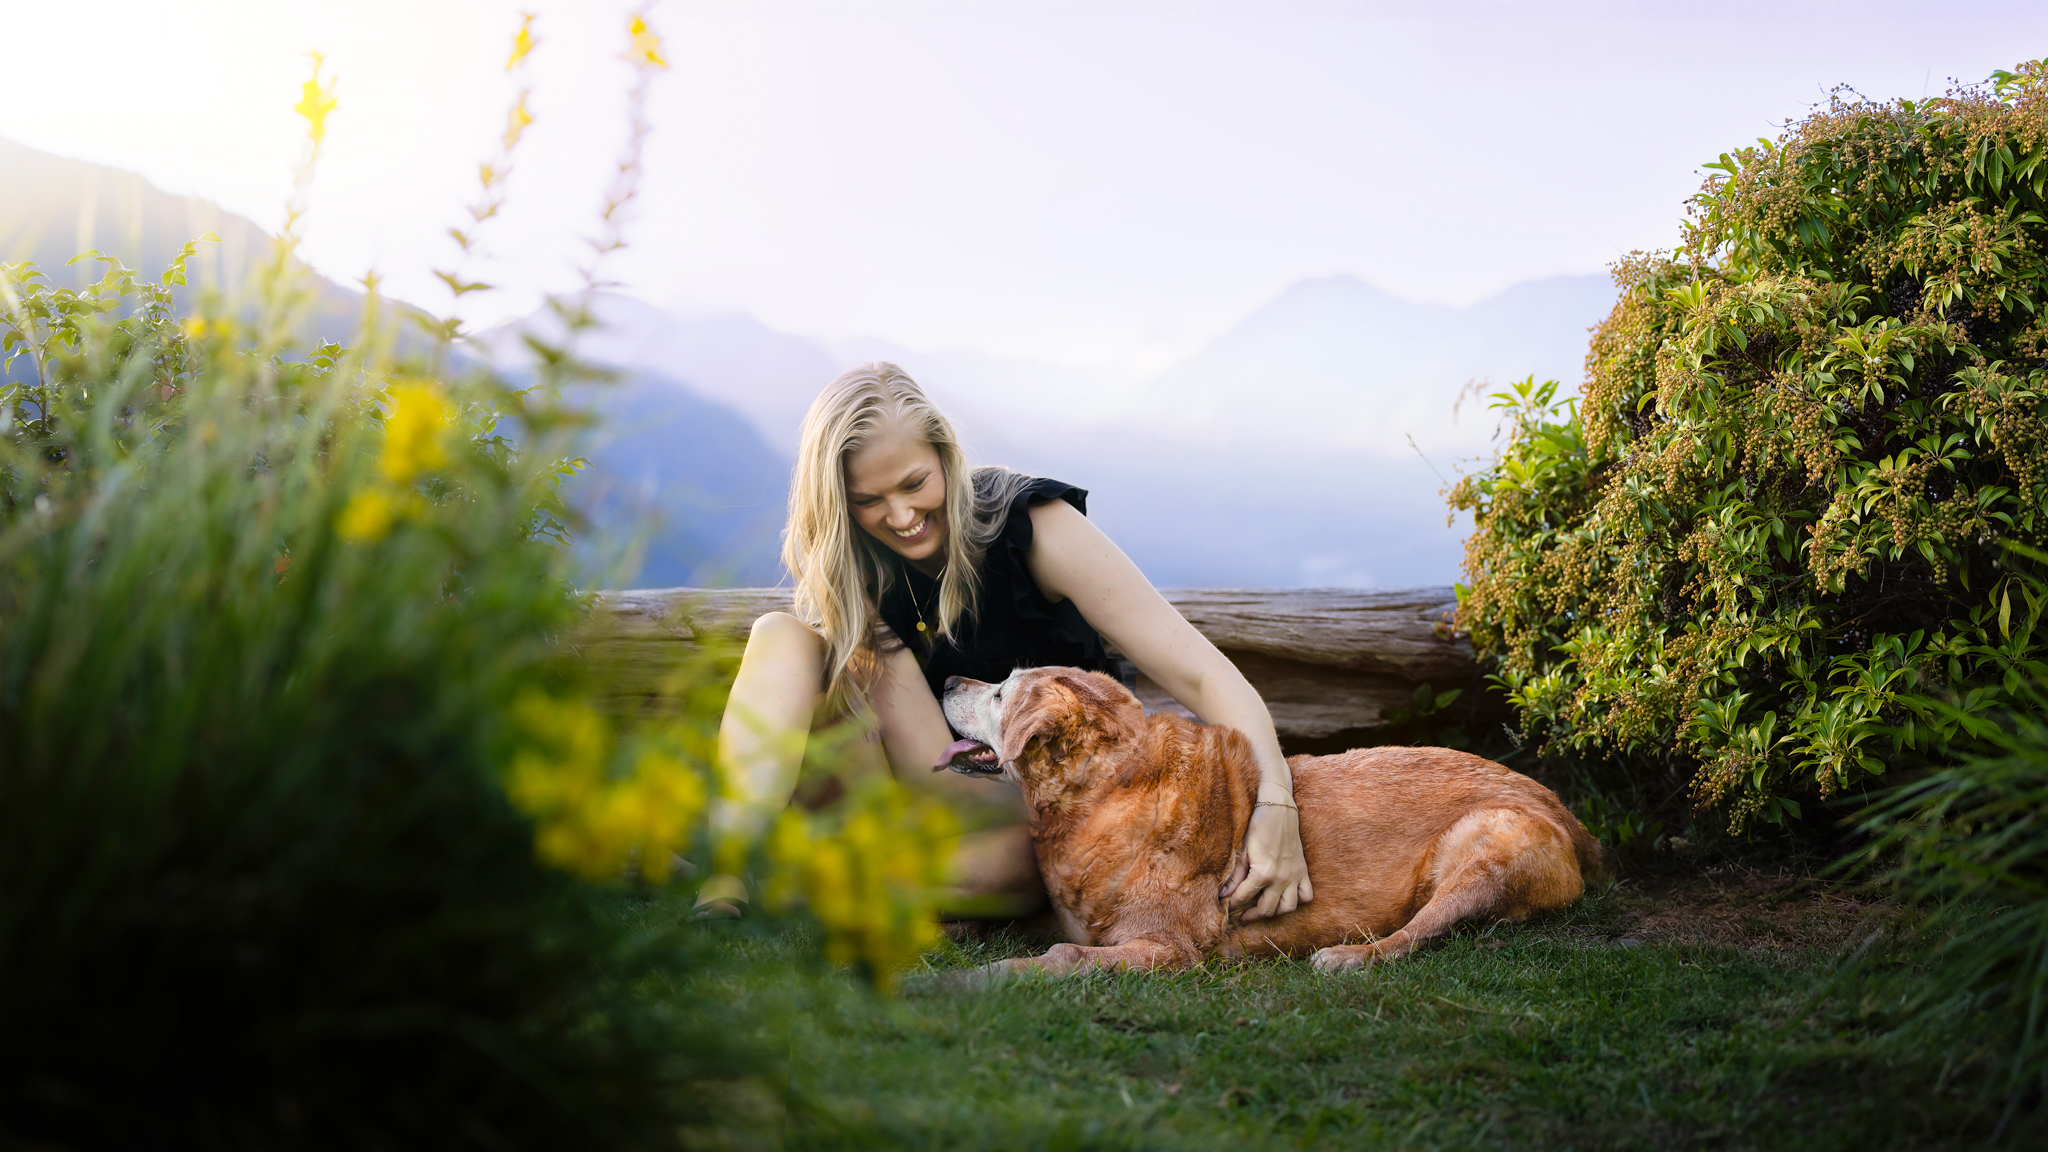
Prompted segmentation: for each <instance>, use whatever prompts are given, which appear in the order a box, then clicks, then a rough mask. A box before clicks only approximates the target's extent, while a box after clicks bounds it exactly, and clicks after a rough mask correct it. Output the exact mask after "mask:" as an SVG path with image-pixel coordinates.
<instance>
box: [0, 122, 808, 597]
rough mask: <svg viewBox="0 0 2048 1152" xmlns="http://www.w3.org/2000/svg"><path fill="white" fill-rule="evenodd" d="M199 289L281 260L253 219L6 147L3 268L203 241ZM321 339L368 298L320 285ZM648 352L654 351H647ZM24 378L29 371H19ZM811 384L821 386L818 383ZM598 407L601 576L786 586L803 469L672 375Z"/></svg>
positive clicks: (64, 271) (590, 478) (55, 266)
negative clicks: (789, 527)
mask: <svg viewBox="0 0 2048 1152" xmlns="http://www.w3.org/2000/svg"><path fill="white" fill-rule="evenodd" d="M206 232H212V233H214V234H216V235H218V236H219V237H220V241H219V243H207V244H201V245H199V247H198V250H197V251H196V252H195V254H194V257H193V260H192V262H191V264H190V266H189V271H190V273H191V286H190V287H189V288H185V289H180V290H178V291H177V292H176V293H175V295H176V297H177V299H178V302H179V305H180V306H181V307H189V306H190V305H191V304H192V301H193V298H194V295H195V294H196V293H199V292H204V291H208V290H216V291H219V292H222V293H224V294H227V295H228V296H230V297H232V296H233V295H234V294H235V293H236V292H237V291H238V290H239V289H240V288H241V287H242V285H243V282H244V279H245V277H246V276H247V273H248V271H249V269H250V268H251V267H252V266H253V265H254V264H255V263H256V262H257V261H259V260H262V259H265V258H266V257H268V256H269V254H270V253H271V251H272V247H271V246H272V243H273V241H272V238H271V237H270V235H269V234H267V233H266V232H264V230H263V229H262V228H260V227H258V226H257V225H256V224H255V223H254V222H253V221H251V220H249V219H247V218H246V217H243V216H238V215H236V214H234V213H232V212H226V211H223V210H221V208H220V207H218V206H217V205H214V204H211V203H209V202H207V201H205V200H201V199H198V198H196V197H191V196H175V195H172V194H170V193H167V192H164V191H162V190H161V189H158V188H156V187H155V186H153V185H151V184H150V183H149V182H148V181H147V180H144V179H143V178H142V177H140V176H137V175H135V174H134V173H131V172H123V171H120V170H118V169H113V168H108V167H105V166H103V165H99V164H91V163H87V162H85V161H81V160H71V159H67V158H64V157H61V156H53V155H51V154H49V153H46V152H40V151H37V150H36V149H33V148H28V147H24V146H23V145H20V144H16V143H13V142H11V141H7V140H0V260H5V261H8V262H14V261H20V260H32V261H34V262H35V263H36V264H37V266H38V268H39V270H40V271H42V272H43V274H44V276H45V277H46V278H47V279H48V280H49V282H51V283H53V284H58V285H63V286H71V285H74V284H82V283H84V282H85V279H86V278H87V277H96V276H97V275H98V274H99V272H100V271H101V270H102V268H101V266H99V265H97V264H94V265H91V266H89V267H71V268H67V267H66V266H65V262H66V261H68V260H69V259H70V258H71V257H73V256H75V255H77V254H78V253H80V252H83V251H85V250H87V249H92V248H97V249H99V250H101V251H103V252H105V253H107V254H109V255H112V256H115V257H117V258H119V259H120V260H122V261H123V262H124V263H126V264H128V265H129V266H130V267H133V268H136V269H138V270H139V271H141V272H143V273H145V274H146V275H149V276H152V277H154V276H156V275H159V274H161V272H162V271H163V269H164V267H165V266H167V265H168V264H169V263H170V261H171V260H172V259H173V258H175V257H176V256H177V254H178V251H179V249H180V248H182V247H183V246H184V244H185V242H186V241H188V240H191V239H193V238H195V237H197V236H199V235H201V234H203V233H206ZM314 285H315V289H316V292H317V307H316V310H315V313H314V315H313V317H312V320H311V325H310V328H311V330H310V331H309V332H307V333H306V335H307V336H308V337H309V338H311V339H320V340H334V341H336V342H339V343H342V344H348V343H351V342H353V341H354V339H355V338H356V334H357V330H358V324H359V322H360V319H361V314H362V303H363V295H362V293H360V292H357V291H355V290H353V289H350V288H346V287H343V286H341V285H339V284H336V283H334V282H333V281H332V280H328V279H326V278H324V277H318V276H316V277H314ZM643 354H644V353H643ZM16 370H17V374H19V373H20V372H22V371H26V370H28V369H27V368H26V365H24V364H17V365H16ZM807 378H808V377H807ZM581 399H583V400H584V401H585V402H587V403H589V404H590V405H591V406H592V407H594V408H596V409H597V410H599V411H600V412H601V413H603V414H605V415H606V416H607V417H608V418H609V419H608V421H607V424H606V426H605V428H604V429H603V430H602V431H601V432H600V433H599V434H597V435H596V436H595V437H594V438H593V439H592V442H591V443H590V444H589V445H588V447H587V448H586V449H585V451H584V454H585V456H586V457H587V458H588V459H589V460H590V461H591V463H592V467H591V469H590V470H589V471H588V472H586V473H585V474H584V475H582V476H579V477H577V478H575V479H573V480H572V481H570V483H569V486H568V493H569V495H570V498H571V499H572V500H573V501H574V502H575V503H577V504H578V505H579V506H580V507H581V508H582V509H583V510H584V511H585V513H586V514H587V515H588V516H589V517H590V520H591V522H592V524H593V525H594V526H595V527H596V528H598V529H599V530H600V532H599V535H600V536H601V537H603V539H604V541H606V542H607V543H600V542H595V541H593V542H585V543H584V544H583V545H582V551H583V554H584V556H585V559H586V561H587V562H588V563H589V564H590V565H591V566H592V567H593V570H595V569H596V568H597V567H598V566H599V565H601V564H602V562H603V561H604V560H605V559H606V558H607V557H606V556H603V555H600V553H601V552H602V551H603V550H604V549H605V548H606V547H622V546H624V545H627V544H636V545H637V546H636V547H635V548H634V549H633V551H634V552H635V553H637V555H638V557H639V558H638V560H637V562H636V563H635V564H633V565H632V567H630V568H628V569H623V570H621V572H620V576H621V578H622V580H623V581H624V582H627V583H636V582H644V583H650V584H657V585H681V584H713V583H728V584H731V583H737V584H772V583H775V582H777V581H778V580H779V579H780V578H781V564H780V562H779V561H778V560H777V558H776V557H777V552H778V548H777V543H778V542H777V534H778V532H779V530H780V528H781V524H782V515H783V508H784V505H785V504H786V503H787V485H788V473H789V462H788V459H787V457H786V456H784V455H780V454H778V453H776V452H775V451H774V450H773V449H771V448H769V447H768V445H767V444H766V443H764V442H763V441H762V439H761V437H760V436H759V435H758V434H757V433H756V432H755V431H754V427H753V424H752V422H751V417H750V416H749V415H743V414H742V413H740V412H736V411H734V410H732V409H731V408H729V407H727V406H725V405H723V404H720V403H719V402H717V401H716V400H714V399H710V398H709V397H707V396H705V395H702V394H700V393H699V392H697V391H694V390H692V389H690V388H689V387H688V386H686V385H684V384H682V383H680V382H678V381H676V380H673V379H670V378H667V377H665V376H663V375H662V374H661V373H659V372H652V371H642V372H636V373H633V374H631V375H630V376H629V377H628V378H627V379H625V380H623V381H621V382H619V383H617V384H614V385H606V386H602V387H597V388H592V389H589V390H588V391H587V392H586V393H585V394H584V395H583V396H582V397H581Z"/></svg>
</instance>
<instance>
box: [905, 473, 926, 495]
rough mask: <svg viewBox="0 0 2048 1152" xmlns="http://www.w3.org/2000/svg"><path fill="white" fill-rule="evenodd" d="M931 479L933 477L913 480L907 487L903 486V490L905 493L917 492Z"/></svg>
mask: <svg viewBox="0 0 2048 1152" xmlns="http://www.w3.org/2000/svg"><path fill="white" fill-rule="evenodd" d="M929 479H931V477H929V476H919V477H918V478H917V479H915V480H912V481H911V482H910V483H908V484H905V485H904V486H903V490H904V491H905V492H915V491H917V490H918V489H919V488H922V487H924V482H925V481H927V480H929Z"/></svg>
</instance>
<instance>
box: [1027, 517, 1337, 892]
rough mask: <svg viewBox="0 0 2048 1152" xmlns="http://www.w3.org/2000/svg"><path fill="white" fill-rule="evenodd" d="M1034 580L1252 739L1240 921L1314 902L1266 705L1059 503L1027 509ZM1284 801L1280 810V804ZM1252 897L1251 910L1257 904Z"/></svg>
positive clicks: (1177, 691)
mask: <svg viewBox="0 0 2048 1152" xmlns="http://www.w3.org/2000/svg"><path fill="white" fill-rule="evenodd" d="M1031 539H1032V543H1031V556H1030V567H1031V577H1032V579H1033V580H1035V581H1036V582H1037V584H1038V588H1039V590H1040V591H1041V592H1043V593H1045V595H1046V596H1047V597H1048V598H1050V599H1054V600H1059V599H1067V600H1072V601H1073V602H1074V606H1075V607H1076V608H1079V609H1080V610H1081V615H1082V616H1083V617H1084V618H1086V619H1087V621H1088V623H1089V624H1091V625H1093V626H1094V628H1095V630H1096V631H1098V632H1100V633H1102V634H1103V636H1105V637H1107V638H1108V639H1109V641H1110V643H1112V644H1114V645H1116V647H1117V650H1118V651H1120V652H1122V653H1123V654H1124V656H1125V657H1126V658H1128V659H1129V660H1130V662H1131V663H1132V664H1135V665H1137V667H1138V670H1139V671H1140V672H1143V673H1144V674H1145V675H1146V676H1147V677H1149V678H1150V679H1151V680H1152V682H1153V683H1155V684H1157V685H1159V686H1160V687H1161V688H1164V689H1165V690H1166V692H1167V694H1168V695H1170V696H1172V697H1173V698H1174V699H1175V700H1178V701H1180V702H1181V703H1182V704H1183V705H1185V706H1186V707H1187V709H1188V710H1189V711H1191V712H1193V713H1194V714H1195V715H1197V716H1199V717H1201V718H1202V720H1203V721H1204V722H1205V723H1209V724H1217V725H1221V726H1223V727H1227V728H1235V729H1237V730H1238V731H1239V732H1242V733H1244V735H1245V738H1246V739H1248V740H1250V741H1251V745H1252V753H1253V755H1254V757H1256V759H1257V760H1258V765H1259V799H1260V800H1261V801H1265V802H1267V803H1265V804H1262V805H1261V806H1260V807H1257V808H1254V809H1253V810H1252V822H1251V828H1250V829H1249V830H1248V831H1247V832H1246V834H1245V855H1246V858H1247V862H1248V865H1249V867H1248V869H1247V872H1246V874H1245V876H1244V878H1243V880H1242V881H1241V882H1240V883H1238V884H1237V886H1236V888H1235V889H1234V890H1233V891H1232V892H1231V893H1230V903H1231V906H1232V907H1238V908H1242V907H1244V906H1245V905H1247V904H1252V905H1253V906H1252V907H1250V908H1247V909H1246V910H1245V913H1244V919H1246V920H1256V919H1260V918H1262V917H1265V916H1276V915H1279V914H1281V913H1284V912H1292V911H1294V909H1295V907H1296V906H1297V905H1299V904H1305V903H1307V902H1308V901H1309V900H1310V899H1311V898H1313V896H1314V889H1313V888H1312V887H1311V886H1310V884H1309V877H1308V864H1307V861H1306V860H1304V859H1303V857H1302V851H1301V825H1300V823H1299V819H1298V813H1297V812H1296V810H1295V809H1294V807H1293V805H1294V780H1293V777H1292V775H1291V774H1290V773H1289V772H1288V770H1287V758H1286V757H1285V756H1283V755H1282V754H1281V752H1280V738H1279V736H1278V735H1276V734H1275V733H1274V731H1273V717H1272V714H1271V713H1269V712H1267V711H1266V704H1265V701H1263V700H1261V699H1259V694H1258V692H1257V691H1255V690H1254V689H1253V688H1252V686H1251V684H1250V683H1248V682H1247V681H1246V680H1245V678H1244V674H1243V673H1242V672H1239V671H1238V670H1237V666H1236V665H1234V664H1232V663H1231V662H1230V661H1229V660H1227V659H1225V658H1224V655H1223V653H1221V652H1218V651H1217V650H1216V646H1215V645H1214V644H1211V643H1209V640H1208V638H1207V637H1205V636H1203V635H1202V634H1201V633H1200V632H1197V631H1195V629H1194V626H1193V625H1192V624H1189V623H1188V622H1187V619H1186V618H1185V617H1183V616H1182V615H1181V614H1180V613H1179V612H1178V611H1177V610H1175V608H1174V606H1173V605H1171V604H1168V603H1167V602H1166V598H1165V597H1163V596H1161V595H1160V594H1159V593H1158V591H1157V590H1156V589H1154V588H1153V587H1152V585H1151V583H1150V582H1149V581H1147V580H1146V579H1145V575H1144V573H1142V572H1140V571H1138V566H1137V565H1136V564H1133V563H1131V560H1130V557H1128V556H1125V555H1124V554H1123V551H1122V550H1121V549H1119V548H1118V547H1117V546H1116V545H1115V544H1114V543H1112V542H1111V541H1110V539H1109V537H1107V536H1105V535H1103V533H1102V530H1101V529H1099V528H1097V527H1096V526H1095V525H1094V523H1093V522H1091V521H1090V520H1089V519H1088V518H1087V517H1086V516H1083V515H1081V513H1080V512H1078V511H1076V510H1075V509H1074V507H1073V506H1072V505H1070V504H1068V503H1067V502H1066V501H1064V500H1052V501H1048V502H1047V503H1044V504H1040V505H1038V506H1037V507H1035V508H1033V509H1031ZM1282 805H1285V807H1282ZM1254 901H1256V904H1253V902H1254Z"/></svg>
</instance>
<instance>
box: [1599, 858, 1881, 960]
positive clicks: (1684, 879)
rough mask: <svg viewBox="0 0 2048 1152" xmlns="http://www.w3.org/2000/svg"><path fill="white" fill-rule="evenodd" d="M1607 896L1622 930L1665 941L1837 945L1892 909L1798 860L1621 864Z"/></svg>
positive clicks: (1859, 935) (1871, 927) (1865, 931)
mask: <svg viewBox="0 0 2048 1152" xmlns="http://www.w3.org/2000/svg"><path fill="white" fill-rule="evenodd" d="M1612 898H1613V899H1614V900H1615V901H1616V903H1617V905H1618V906H1619V909H1620V925H1619V926H1620V930H1621V931H1622V932H1623V933H1624V934H1625V935H1627V936H1631V937H1635V938H1637V939H1640V940H1642V941H1645V942H1656V943H1668V944H1713V945H1733V946H1736V947H1742V948H1769V949H1806V948H1820V949H1836V948H1841V947H1844V946H1848V945H1851V944H1853V943H1855V942H1858V941H1860V940H1862V939H1864V938H1865V937H1867V936H1868V935H1869V934H1870V933H1872V932H1874V931H1879V930H1882V929H1884V928H1886V927H1887V926H1888V925H1889V924H1890V923H1891V921H1892V919H1893V918H1894V917H1895V916H1896V915H1897V914H1898V908H1897V906H1896V905H1895V904H1893V903H1892V902H1891V901H1888V900H1881V899H1877V898H1876V897H1874V896H1872V895H1870V894H1867V893H1859V892H1857V891H1855V890H1854V889H1853V888H1848V887H1845V886H1843V885H1839V884H1835V883H1832V882H1830V881H1828V880H1826V879H1822V878H1818V877H1816V876H1815V875H1814V873H1813V871H1812V869H1811V868H1810V867H1807V866H1805V865H1804V864H1802V863H1799V862H1777V861H1753V862H1743V861H1723V862H1719V863H1710V862H1700V863H1697V864H1684V863H1680V862H1678V861H1671V862H1669V863H1665V864H1662V865H1660V866H1650V867H1638V868H1628V867H1624V868H1623V869H1622V878H1621V880H1620V881H1619V882H1618V883H1617V884H1616V885H1615V889H1614V892H1613V897H1612Z"/></svg>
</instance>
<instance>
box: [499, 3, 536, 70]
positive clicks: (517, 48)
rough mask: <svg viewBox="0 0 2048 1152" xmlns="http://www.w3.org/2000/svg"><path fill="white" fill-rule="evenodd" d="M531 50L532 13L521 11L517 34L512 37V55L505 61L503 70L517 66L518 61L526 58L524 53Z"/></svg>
mask: <svg viewBox="0 0 2048 1152" xmlns="http://www.w3.org/2000/svg"><path fill="white" fill-rule="evenodd" d="M531 51H533V13H531V12H521V13H520V14H519V35H517V36H514V37H513V38H512V55H511V58H509V59H507V60H506V61H505V71H507V72H510V71H511V70H512V69H514V68H517V67H519V62H520V61H521V60H524V59H526V54H527V53H528V52H531Z"/></svg>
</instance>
